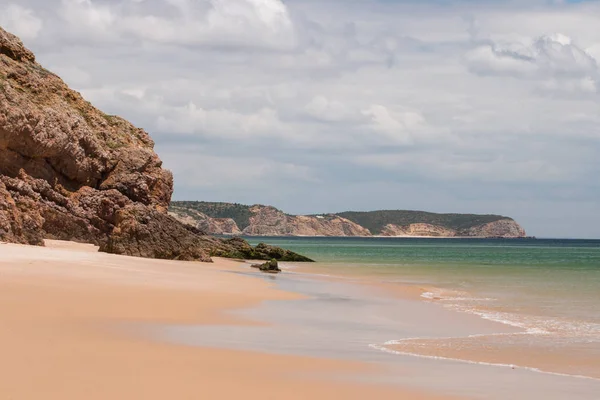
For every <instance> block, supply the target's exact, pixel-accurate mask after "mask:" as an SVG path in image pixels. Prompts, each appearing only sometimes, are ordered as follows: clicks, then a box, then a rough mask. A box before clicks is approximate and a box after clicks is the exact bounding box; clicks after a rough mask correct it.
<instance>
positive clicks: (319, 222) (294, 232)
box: [242, 206, 371, 236]
mask: <svg viewBox="0 0 600 400" xmlns="http://www.w3.org/2000/svg"><path fill="white" fill-rule="evenodd" d="M250 211H251V212H252V213H253V214H254V215H253V216H252V217H250V225H249V226H248V227H246V228H245V229H244V230H243V231H242V232H243V234H244V235H248V236H370V235H371V233H370V232H369V231H368V230H367V229H365V228H363V227H362V226H360V225H357V224H355V223H354V222H352V221H349V220H347V219H345V218H342V217H339V216H337V215H327V216H319V217H315V216H304V215H301V216H292V215H286V214H284V213H283V212H282V211H280V210H278V209H276V208H275V207H270V206H253V207H252V208H250Z"/></svg>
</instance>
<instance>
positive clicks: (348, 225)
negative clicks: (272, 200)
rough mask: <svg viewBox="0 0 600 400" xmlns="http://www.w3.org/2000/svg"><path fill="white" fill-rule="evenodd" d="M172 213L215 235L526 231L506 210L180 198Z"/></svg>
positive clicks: (492, 234) (520, 234) (517, 234)
mask: <svg viewBox="0 0 600 400" xmlns="http://www.w3.org/2000/svg"><path fill="white" fill-rule="evenodd" d="M169 213H170V214H171V215H172V216H174V217H175V218H177V219H179V220H180V221H181V222H184V223H186V224H188V225H192V226H194V227H196V228H198V229H200V230H201V231H204V232H206V233H207V234H211V235H243V236H340V237H347V236H355V237H359V236H385V237H482V238H524V237H526V233H525V230H524V229H523V228H522V227H521V226H520V225H519V224H518V223H517V222H516V221H515V220H513V219H512V218H509V217H505V216H501V215H476V214H435V213H430V212H424V211H403V210H381V211H370V212H355V211H347V212H341V213H335V214H321V215H317V214H316V215H290V214H286V213H284V212H283V211H281V210H279V209H277V208H275V207H272V206H265V205H252V206H248V205H243V204H237V203H213V202H202V201H174V202H172V203H171V206H170V208H169Z"/></svg>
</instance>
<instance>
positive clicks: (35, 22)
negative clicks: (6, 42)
mask: <svg viewBox="0 0 600 400" xmlns="http://www.w3.org/2000/svg"><path fill="white" fill-rule="evenodd" d="M0 25H2V26H3V27H4V28H5V29H7V30H9V31H11V32H12V33H14V34H15V35H17V36H19V37H21V39H23V40H28V39H35V38H36V37H37V36H38V34H39V33H40V31H41V30H42V27H43V25H44V24H43V21H42V20H41V19H40V18H38V17H37V16H36V15H35V13H34V11H33V10H32V9H29V8H25V7H22V6H20V5H18V4H12V3H11V4H8V5H7V6H5V7H3V8H2V9H1V10H0Z"/></svg>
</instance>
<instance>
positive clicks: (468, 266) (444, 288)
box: [250, 238, 600, 355]
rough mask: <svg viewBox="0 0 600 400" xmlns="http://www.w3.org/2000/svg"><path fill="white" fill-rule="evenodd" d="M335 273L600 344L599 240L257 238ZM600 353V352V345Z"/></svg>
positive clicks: (566, 339)
mask: <svg viewBox="0 0 600 400" xmlns="http://www.w3.org/2000/svg"><path fill="white" fill-rule="evenodd" d="M250 241H251V242H252V243H254V244H256V243H258V242H261V241H262V242H266V243H269V244H273V245H277V246H281V247H284V248H289V249H291V250H293V251H296V252H299V253H301V254H304V255H306V256H309V257H312V258H314V259H315V260H316V261H318V265H317V266H318V267H322V268H323V270H324V271H329V272H333V273H335V271H336V270H337V271H339V272H340V273H353V272H356V273H358V274H368V275H371V276H375V277H376V278H378V279H381V280H383V281H387V282H399V283H409V284H415V285H422V286H423V287H426V288H430V289H428V290H429V291H428V292H427V293H424V296H423V297H424V298H425V299H429V300H431V301H438V302H440V303H441V304H443V305H444V306H445V307H448V308H452V309H456V310H458V311H463V312H471V313H475V314H477V315H480V316H481V317H483V318H486V319H491V320H494V321H499V322H503V323H506V324H509V325H513V326H517V327H520V328H523V329H526V330H528V331H530V332H532V333H533V332H538V333H541V334H544V335H546V338H547V337H548V335H550V336H552V337H554V338H555V339H556V341H562V342H568V343H578V342H585V343H591V342H594V343H596V342H597V343H599V344H600V240H558V239H517V240H515V239H506V240H504V239H421V238H250ZM599 355H600V349H599Z"/></svg>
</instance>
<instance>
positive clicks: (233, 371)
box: [0, 242, 442, 400]
mask: <svg viewBox="0 0 600 400" xmlns="http://www.w3.org/2000/svg"><path fill="white" fill-rule="evenodd" d="M241 268H243V267H241V266H240V263H237V262H234V261H228V260H217V262H216V263H215V264H200V263H184V262H175V261H159V260H145V259H138V258H131V257H121V256H114V255H108V254H102V253H98V252H96V249H95V248H94V247H93V246H89V245H76V244H73V243H64V242H48V246H47V247H46V248H37V247H30V246H19V245H11V244H0V356H1V357H2V362H1V363H0V399H2V400H4V399H15V400H27V399H61V400H65V399H88V400H93V399H178V400H180V399H233V398H244V399H261V400H264V399H308V398H311V399H321V398H322V399H337V398H344V399H365V398H373V399H441V398H442V397H441V396H434V395H430V394H423V393H416V392H414V391H411V390H402V389H401V388H398V387H385V386H376V385H366V384H358V383H352V382H351V381H349V380H345V379H344V377H348V376H351V374H357V373H360V374H374V375H376V374H377V373H378V370H377V369H376V368H375V367H373V366H371V365H368V364H362V363H358V362H356V363H353V362H342V361H334V360H327V359H316V358H303V357H293V356H279V355H268V354H261V353H253V352H241V351H230V350H222V349H207V348H193V347H186V346H180V345H173V344H168V343H162V342H154V341H151V340H149V339H145V338H143V337H142V336H137V335H135V332H134V331H131V330H128V329H126V328H125V327H126V326H128V324H130V323H135V322H152V323H177V324H187V323H189V324H254V323H258V322H256V321H245V320H241V319H240V318H238V317H233V316H229V315H227V314H225V313H223V311H224V310H228V309H235V308H242V307H252V306H256V305H258V304H260V302H261V301H264V300H269V299H290V300H292V299H294V298H297V295H295V294H292V293H286V292H282V291H278V290H276V289H274V288H272V287H270V285H269V283H267V282H265V281H263V280H260V279H255V278H252V277H246V276H242V275H236V274H232V273H227V271H235V270H240V269H241Z"/></svg>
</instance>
